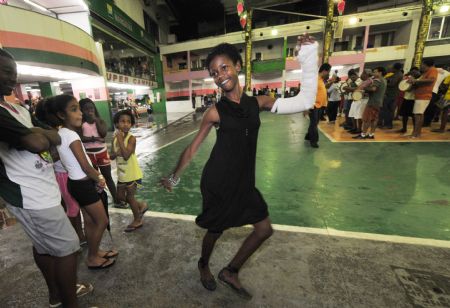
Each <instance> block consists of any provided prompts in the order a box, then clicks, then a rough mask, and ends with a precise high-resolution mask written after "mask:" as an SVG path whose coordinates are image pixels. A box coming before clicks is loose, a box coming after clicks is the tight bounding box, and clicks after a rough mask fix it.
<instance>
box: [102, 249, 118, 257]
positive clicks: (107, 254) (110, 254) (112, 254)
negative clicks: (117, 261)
mask: <svg viewBox="0 0 450 308" xmlns="http://www.w3.org/2000/svg"><path fill="white" fill-rule="evenodd" d="M118 255H119V253H118V252H116V253H114V251H112V250H108V251H107V252H106V253H105V255H104V256H102V258H103V259H111V258H114V257H117V256H118Z"/></svg>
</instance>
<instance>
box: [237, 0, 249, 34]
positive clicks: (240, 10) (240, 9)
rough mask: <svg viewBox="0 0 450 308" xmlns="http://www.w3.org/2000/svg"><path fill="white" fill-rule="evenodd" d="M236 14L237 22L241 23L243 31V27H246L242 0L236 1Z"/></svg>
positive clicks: (245, 14) (245, 15) (245, 12)
mask: <svg viewBox="0 0 450 308" xmlns="http://www.w3.org/2000/svg"><path fill="white" fill-rule="evenodd" d="M237 2H238V3H237V13H238V16H239V22H240V23H241V27H242V29H245V26H246V25H247V11H246V10H245V8H244V4H245V3H244V0H238V1H237Z"/></svg>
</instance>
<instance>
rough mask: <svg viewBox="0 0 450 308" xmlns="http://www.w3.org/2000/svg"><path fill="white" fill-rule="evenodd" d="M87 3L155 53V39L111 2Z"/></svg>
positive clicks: (92, 1) (97, 1)
mask: <svg viewBox="0 0 450 308" xmlns="http://www.w3.org/2000/svg"><path fill="white" fill-rule="evenodd" d="M0 1H1V0H0ZM87 3H88V5H89V9H90V10H91V11H92V12H94V13H95V14H97V15H98V16H100V17H101V18H103V19H105V20H106V21H108V22H109V23H110V24H112V25H113V26H116V27H117V28H119V29H120V30H122V31H123V32H125V33H126V34H128V35H129V36H131V37H132V38H134V39H135V40H136V41H138V42H140V43H141V44H143V45H144V46H147V47H148V48H149V49H150V50H152V51H153V52H156V44H155V38H154V37H153V36H152V35H151V34H150V33H148V32H146V31H144V29H142V28H141V26H139V25H138V24H137V23H136V22H135V21H134V20H133V19H131V17H129V16H128V15H127V14H125V13H124V12H123V11H122V10H121V9H119V8H118V7H117V6H115V5H114V3H113V2H112V1H111V0H87Z"/></svg>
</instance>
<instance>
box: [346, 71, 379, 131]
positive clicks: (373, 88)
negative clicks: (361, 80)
mask: <svg viewBox="0 0 450 308" xmlns="http://www.w3.org/2000/svg"><path fill="white" fill-rule="evenodd" d="M384 75H386V69H385V68H384V67H377V68H376V69H374V71H373V76H374V79H373V81H372V84H371V85H370V86H368V87H366V88H365V89H364V90H365V91H366V92H369V101H368V102H367V106H366V109H365V110H364V114H363V126H362V133H361V134H360V135H358V136H355V137H353V139H375V130H376V128H377V123H378V115H379V113H380V108H381V106H382V105H383V98H384V94H385V92H386V79H384V77H383V76H384ZM369 128H370V133H368V131H369Z"/></svg>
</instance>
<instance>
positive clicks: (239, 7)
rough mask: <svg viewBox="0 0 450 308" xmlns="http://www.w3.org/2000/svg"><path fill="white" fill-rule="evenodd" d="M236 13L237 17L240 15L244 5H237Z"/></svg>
mask: <svg viewBox="0 0 450 308" xmlns="http://www.w3.org/2000/svg"><path fill="white" fill-rule="evenodd" d="M237 12H238V15H241V14H242V12H244V4H243V3H238V5H237Z"/></svg>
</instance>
